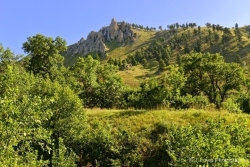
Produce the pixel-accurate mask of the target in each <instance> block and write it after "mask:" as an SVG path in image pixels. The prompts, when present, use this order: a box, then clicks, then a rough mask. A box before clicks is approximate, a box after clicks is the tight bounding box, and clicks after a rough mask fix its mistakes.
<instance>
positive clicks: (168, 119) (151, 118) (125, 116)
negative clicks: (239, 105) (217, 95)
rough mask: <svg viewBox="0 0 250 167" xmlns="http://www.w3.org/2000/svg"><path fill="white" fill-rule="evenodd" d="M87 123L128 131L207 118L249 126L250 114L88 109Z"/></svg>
mask: <svg viewBox="0 0 250 167" xmlns="http://www.w3.org/2000/svg"><path fill="white" fill-rule="evenodd" d="M87 115H88V123H89V124H91V125H94V124H95V122H100V123H101V124H103V125H104V126H106V127H109V128H110V126H111V129H112V131H117V130H125V131H128V132H134V133H137V132H140V131H144V130H146V131H150V130H152V129H153V128H154V126H155V125H157V124H158V123H161V124H167V125H170V124H172V123H174V124H176V125H178V126H185V125H188V124H191V125H196V124H200V125H205V123H206V121H207V120H209V119H216V120H225V124H230V123H232V122H239V123H240V122H244V121H245V120H246V125H245V126H247V127H249V128H250V115H247V114H232V113H228V112H226V111H214V110H211V111H208V110H194V109H190V110H185V111H170V110H167V111H166V110H157V111H139V110H138V111H126V110H124V111H121V110H120V111H119V110H98V109H95V110H88V111H87Z"/></svg>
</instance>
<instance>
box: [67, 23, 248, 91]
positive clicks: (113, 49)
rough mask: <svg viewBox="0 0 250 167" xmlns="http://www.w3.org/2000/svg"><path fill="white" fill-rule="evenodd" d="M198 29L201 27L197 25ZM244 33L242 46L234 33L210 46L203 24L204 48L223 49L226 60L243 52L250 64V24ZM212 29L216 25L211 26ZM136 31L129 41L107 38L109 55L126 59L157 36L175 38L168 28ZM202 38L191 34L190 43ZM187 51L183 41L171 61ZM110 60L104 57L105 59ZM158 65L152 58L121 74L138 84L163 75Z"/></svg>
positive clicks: (135, 84) (205, 50)
mask: <svg viewBox="0 0 250 167" xmlns="http://www.w3.org/2000/svg"><path fill="white" fill-rule="evenodd" d="M196 29H197V28H196ZM240 30H241V33H242V35H243V37H242V48H239V47H238V42H237V40H236V38H235V37H234V38H233V39H232V40H231V41H230V42H229V43H228V44H226V45H225V46H222V44H221V42H220V40H219V42H215V41H213V45H212V46H210V45H209V44H208V43H205V37H206V36H207V35H208V29H207V28H205V27H203V28H201V36H202V41H203V42H202V52H210V53H218V52H219V53H220V54H221V55H223V56H224V58H225V60H226V61H229V62H230V61H235V60H236V55H239V56H240V57H242V59H243V60H244V61H245V62H246V64H247V65H248V66H249V65H250V40H248V32H250V27H243V28H240ZM189 31H190V32H191V35H192V34H193V29H191V28H189ZM211 31H212V29H211ZM134 32H135V33H137V38H136V39H135V41H134V42H125V43H117V42H114V41H111V42H107V43H106V46H107V48H108V51H107V53H108V57H110V58H115V59H119V58H121V59H124V58H126V57H127V56H128V55H133V54H134V53H135V52H136V50H138V49H140V48H142V47H147V46H148V45H149V44H150V42H151V41H152V40H154V39H160V38H164V40H165V43H167V41H168V40H169V39H171V38H173V36H174V35H173V34H169V31H168V30H163V31H145V30H136V29H134ZM231 32H232V34H233V36H234V32H233V29H231ZM182 33H184V34H187V33H188V30H185V31H184V30H182V29H179V30H178V32H177V33H176V35H179V36H180V35H181V34H182ZM218 33H219V35H220V39H221V36H222V34H223V33H222V32H218ZM197 39H198V36H193V35H192V37H191V39H190V41H189V44H190V46H195V45H196V40H197ZM183 51H184V44H182V46H181V49H179V50H177V49H176V50H174V51H173V54H172V57H171V59H170V62H171V63H175V61H176V55H177V54H178V53H180V54H181V55H182V54H183ZM79 56H82V55H75V56H73V57H71V58H66V60H65V64H66V65H69V64H73V63H74V62H75V60H76V59H77V58H78V57H79ZM107 60H108V58H107V59H106V60H104V61H103V63H105V62H106V61H107ZM157 67H158V63H157V62H155V61H152V62H150V63H149V66H148V67H147V68H146V69H145V68H143V67H142V66H140V65H139V66H136V67H133V68H132V69H130V70H128V71H119V72H118V74H119V75H120V76H121V77H122V79H123V81H124V82H125V83H126V84H127V85H129V86H131V87H137V86H138V85H139V82H140V80H141V79H145V78H148V77H160V76H161V75H160V76H159V75H158V74H157V73H156V71H157V69H158V68H157Z"/></svg>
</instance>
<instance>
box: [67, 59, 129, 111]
mask: <svg viewBox="0 0 250 167" xmlns="http://www.w3.org/2000/svg"><path fill="white" fill-rule="evenodd" d="M71 71H72V73H73V75H74V76H75V77H76V78H77V80H78V82H79V87H80V92H79V97H80V98H81V99H82V100H83V101H84V105H85V107H87V108H93V107H101V108H114V107H120V106H121V105H122V104H121V101H122V99H121V98H122V95H123V91H124V90H123V89H124V85H123V84H122V81H121V79H120V77H118V76H117V75H115V72H116V71H117V67H116V66H114V65H111V64H105V65H104V66H101V64H100V62H99V61H97V60H94V59H93V58H92V57H91V56H88V57H87V58H79V59H78V60H77V62H76V64H75V65H74V66H72V68H71Z"/></svg>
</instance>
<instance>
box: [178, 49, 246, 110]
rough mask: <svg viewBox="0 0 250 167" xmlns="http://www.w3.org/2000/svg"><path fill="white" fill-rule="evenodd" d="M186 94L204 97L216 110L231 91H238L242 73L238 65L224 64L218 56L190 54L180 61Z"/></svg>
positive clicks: (242, 81) (242, 80)
mask: <svg viewBox="0 0 250 167" xmlns="http://www.w3.org/2000/svg"><path fill="white" fill-rule="evenodd" d="M182 66H183V70H184V72H185V75H186V77H187V82H186V86H185V89H186V92H187V93H189V94H191V95H200V94H201V93H203V94H204V95H206V96H207V97H208V99H209V101H210V102H211V103H214V104H215V105H216V106H217V107H218V108H219V107H220V106H221V103H222V102H223V101H224V100H225V99H226V97H227V95H228V93H229V92H230V91H232V90H236V91H237V90H240V88H241V86H242V84H243V83H244V73H243V70H242V68H241V67H240V65H238V64H236V63H225V62H224V59H223V57H222V56H221V55H219V54H209V53H207V54H202V53H196V54H190V55H187V56H185V57H183V59H182Z"/></svg>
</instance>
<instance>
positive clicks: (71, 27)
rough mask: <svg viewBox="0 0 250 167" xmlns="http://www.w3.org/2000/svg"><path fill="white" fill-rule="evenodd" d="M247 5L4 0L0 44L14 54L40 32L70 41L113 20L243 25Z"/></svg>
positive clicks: (243, 0)
mask: <svg viewBox="0 0 250 167" xmlns="http://www.w3.org/2000/svg"><path fill="white" fill-rule="evenodd" d="M249 9H250V0H106V1H105V0H0V43H2V45H3V46H4V48H7V47H8V48H10V49H11V51H12V52H14V53H15V54H16V55H17V54H24V52H23V50H22V44H23V43H24V42H25V41H27V38H28V37H31V36H34V35H36V34H42V35H45V36H47V37H53V38H55V37H57V36H60V37H61V38H63V39H65V40H66V41H67V44H68V45H71V44H73V43H76V42H78V41H79V40H80V38H82V37H83V38H85V39H86V38H87V35H88V34H89V32H91V31H98V30H99V29H101V28H102V27H103V26H108V25H109V24H110V22H111V19H112V18H115V19H116V20H117V21H125V22H128V23H136V24H139V25H143V26H149V27H156V28H158V27H159V26H162V27H163V29H165V28H167V25H170V24H173V23H176V22H178V23H179V24H182V23H186V22H188V23H189V22H194V23H196V24H197V25H200V26H205V23H207V22H209V23H212V24H220V25H222V26H225V27H233V26H234V25H235V23H238V25H239V27H241V26H244V25H249V24H250V10H249Z"/></svg>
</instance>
